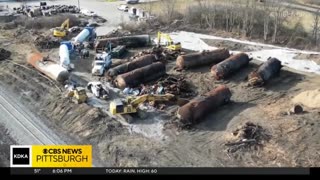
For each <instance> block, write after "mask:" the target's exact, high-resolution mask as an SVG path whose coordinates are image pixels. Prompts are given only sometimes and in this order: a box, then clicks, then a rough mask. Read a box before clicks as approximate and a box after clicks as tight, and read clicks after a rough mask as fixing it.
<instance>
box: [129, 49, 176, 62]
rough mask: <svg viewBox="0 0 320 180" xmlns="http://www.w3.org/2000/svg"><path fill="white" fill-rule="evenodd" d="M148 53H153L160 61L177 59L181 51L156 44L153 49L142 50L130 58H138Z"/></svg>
mask: <svg viewBox="0 0 320 180" xmlns="http://www.w3.org/2000/svg"><path fill="white" fill-rule="evenodd" d="M148 54H153V55H154V56H155V57H156V59H157V60H158V61H169V60H176V59H177V57H178V56H179V55H180V52H171V51H169V50H167V49H165V48H162V47H156V46H155V47H153V48H151V49H148V50H145V51H141V52H139V53H137V54H135V55H134V56H132V57H131V58H130V59H136V58H138V57H140V56H144V55H148Z"/></svg>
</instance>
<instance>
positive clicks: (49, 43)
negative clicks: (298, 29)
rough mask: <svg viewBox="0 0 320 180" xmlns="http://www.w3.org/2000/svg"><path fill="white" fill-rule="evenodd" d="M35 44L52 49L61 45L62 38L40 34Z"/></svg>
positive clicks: (41, 47)
mask: <svg viewBox="0 0 320 180" xmlns="http://www.w3.org/2000/svg"><path fill="white" fill-rule="evenodd" d="M34 44H35V46H36V47H38V48H40V49H52V48H58V47H59V46H60V39H59V38H55V37H52V36H43V35H40V36H38V37H36V38H35V40H34Z"/></svg>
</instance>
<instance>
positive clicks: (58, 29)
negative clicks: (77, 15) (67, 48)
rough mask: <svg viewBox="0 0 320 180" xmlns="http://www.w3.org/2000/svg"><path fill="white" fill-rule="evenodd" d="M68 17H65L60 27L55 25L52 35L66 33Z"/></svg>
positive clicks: (61, 35) (62, 35)
mask: <svg viewBox="0 0 320 180" xmlns="http://www.w3.org/2000/svg"><path fill="white" fill-rule="evenodd" d="M69 21H70V20H69V18H68V19H66V20H65V21H64V22H63V23H62V24H61V26H60V27H56V28H54V30H53V36H54V37H65V36H66V35H67V33H68V29H69Z"/></svg>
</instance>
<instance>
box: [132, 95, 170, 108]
mask: <svg viewBox="0 0 320 180" xmlns="http://www.w3.org/2000/svg"><path fill="white" fill-rule="evenodd" d="M174 98H175V96H174V95H173V94H164V95H154V94H145V95H142V96H139V97H136V98H134V99H133V100H131V101H130V100H129V101H130V102H128V104H131V105H132V106H133V107H138V105H139V104H141V103H143V102H145V101H148V102H150V101H171V100H173V99H174Z"/></svg>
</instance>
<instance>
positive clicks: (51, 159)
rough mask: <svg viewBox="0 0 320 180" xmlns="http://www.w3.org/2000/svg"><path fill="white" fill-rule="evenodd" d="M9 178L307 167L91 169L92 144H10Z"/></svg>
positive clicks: (270, 171) (302, 171)
mask: <svg viewBox="0 0 320 180" xmlns="http://www.w3.org/2000/svg"><path fill="white" fill-rule="evenodd" d="M10 167H11V168H10V173H11V175H56V174H73V175H115V174H116V175H117V174H126V175H145V174H148V175H157V174H161V175H177V174H178V175H194V174H201V175H248V174H249V175H256V174H260V175H266V174H267V175H274V174H276V175H288V174H289V175H293V174H294V175H310V173H311V172H315V171H310V168H191V167H190V168H182V167H181V168H148V167H146V168H114V167H110V168H106V167H104V168H96V167H94V168H92V167H93V161H92V146H91V145H11V146H10Z"/></svg>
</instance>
